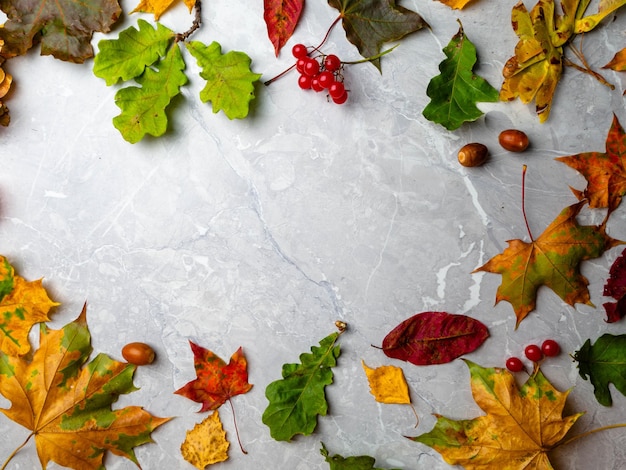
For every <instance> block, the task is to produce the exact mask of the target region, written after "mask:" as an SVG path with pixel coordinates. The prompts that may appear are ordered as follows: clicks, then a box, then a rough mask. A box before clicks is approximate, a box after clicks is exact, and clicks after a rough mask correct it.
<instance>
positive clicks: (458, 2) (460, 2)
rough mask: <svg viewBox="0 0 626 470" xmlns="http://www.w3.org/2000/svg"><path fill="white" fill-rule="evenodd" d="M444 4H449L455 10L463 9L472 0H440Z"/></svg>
mask: <svg viewBox="0 0 626 470" xmlns="http://www.w3.org/2000/svg"><path fill="white" fill-rule="evenodd" d="M439 1H440V2H441V3H443V4H444V5H448V6H449V7H450V8H453V9H455V10H461V9H463V7H465V5H467V4H468V3H469V2H471V1H472V0H439Z"/></svg>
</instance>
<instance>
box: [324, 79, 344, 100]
mask: <svg viewBox="0 0 626 470" xmlns="http://www.w3.org/2000/svg"><path fill="white" fill-rule="evenodd" d="M345 92H346V87H345V85H344V84H343V82H333V83H331V84H330V86H329V87H328V94H329V95H330V97H331V98H333V99H334V98H340V97H342V96H343V95H344V94H345Z"/></svg>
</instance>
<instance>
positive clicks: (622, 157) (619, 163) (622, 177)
mask: <svg viewBox="0 0 626 470" xmlns="http://www.w3.org/2000/svg"><path fill="white" fill-rule="evenodd" d="M557 160H558V161H560V162H563V163H565V164H566V165H568V166H570V167H572V168H574V169H575V170H577V171H579V172H580V173H581V174H582V175H583V176H584V177H585V179H586V180H587V187H586V188H585V189H584V190H583V191H579V190H577V189H574V188H572V191H573V193H574V194H575V195H576V197H577V198H578V199H579V200H582V199H588V200H589V207H593V208H603V207H608V208H609V212H612V211H613V210H614V209H615V208H616V207H617V206H619V204H620V202H621V200H622V197H623V196H624V195H625V194H626V133H624V128H623V127H622V126H621V124H620V123H619V120H618V119H617V116H616V115H615V114H614V115H613V123H612V125H611V129H610V130H609V133H608V135H607V137H606V151H605V152H583V153H579V154H577V155H570V156H567V157H559V158H557Z"/></svg>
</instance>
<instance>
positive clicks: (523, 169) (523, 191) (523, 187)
mask: <svg viewBox="0 0 626 470" xmlns="http://www.w3.org/2000/svg"><path fill="white" fill-rule="evenodd" d="M526 168H527V167H526V165H524V166H523V167H522V216H524V223H525V224H526V230H527V231H528V236H529V237H530V241H531V242H534V241H535V239H534V238H533V234H532V232H531V231H530V226H529V225H528V219H527V218H526Z"/></svg>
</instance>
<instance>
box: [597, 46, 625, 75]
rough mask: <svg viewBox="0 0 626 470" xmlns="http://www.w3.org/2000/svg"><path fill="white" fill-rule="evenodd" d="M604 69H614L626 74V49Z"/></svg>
mask: <svg viewBox="0 0 626 470" xmlns="http://www.w3.org/2000/svg"><path fill="white" fill-rule="evenodd" d="M602 68H603V69H613V70H615V71H618V72H626V47H625V48H624V49H622V50H621V51H619V52H618V53H617V54H615V56H614V57H613V59H611V61H610V62H609V63H608V64H606V65H605V66H604V67H602Z"/></svg>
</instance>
